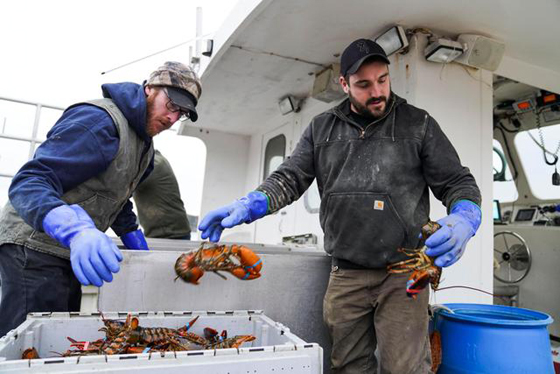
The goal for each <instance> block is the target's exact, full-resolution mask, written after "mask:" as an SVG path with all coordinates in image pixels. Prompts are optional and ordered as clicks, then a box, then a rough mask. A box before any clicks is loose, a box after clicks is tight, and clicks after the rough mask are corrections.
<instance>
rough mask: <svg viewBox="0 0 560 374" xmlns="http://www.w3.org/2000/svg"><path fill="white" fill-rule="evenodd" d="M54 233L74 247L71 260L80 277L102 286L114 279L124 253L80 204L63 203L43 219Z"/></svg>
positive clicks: (55, 237)
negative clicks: (98, 227)
mask: <svg viewBox="0 0 560 374" xmlns="http://www.w3.org/2000/svg"><path fill="white" fill-rule="evenodd" d="M43 229H44V230H45V233H47V234H48V235H49V236H50V237H52V238H54V239H55V240H57V241H59V242H60V243H61V244H62V245H64V246H65V247H68V248H70V263H71V264H72V270H74V274H75V275H76V278H78V280H79V281H80V283H81V284H83V285H84V286H88V285H90V284H93V285H94V286H97V287H101V286H102V285H103V281H105V282H111V281H112V280H113V274H112V273H117V272H118V271H119V269H120V268H119V262H120V261H122V259H123V257H122V254H121V252H120V251H119V249H118V248H117V246H116V245H115V244H114V243H113V241H112V240H111V239H110V238H109V237H108V236H107V235H105V234H104V233H102V232H101V231H99V230H98V229H97V228H96V227H95V224H94V223H93V221H92V219H91V217H90V216H89V215H88V214H87V212H86V211H85V210H84V209H83V208H82V207H80V206H79V205H61V206H59V207H56V208H54V209H53V210H51V211H50V212H49V213H47V215H46V216H45V218H44V219H43Z"/></svg>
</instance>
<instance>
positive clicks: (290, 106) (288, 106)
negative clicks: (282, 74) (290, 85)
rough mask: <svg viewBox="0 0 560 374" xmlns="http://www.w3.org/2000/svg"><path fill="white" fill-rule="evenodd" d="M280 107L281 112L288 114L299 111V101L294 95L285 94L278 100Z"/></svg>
mask: <svg viewBox="0 0 560 374" xmlns="http://www.w3.org/2000/svg"><path fill="white" fill-rule="evenodd" d="M278 107H279V108H280V113H282V115H286V114H288V113H291V112H296V113H297V112H298V111H299V107H298V101H297V100H296V99H295V98H294V97H293V96H290V95H288V96H285V97H283V98H282V99H280V101H279V102H278Z"/></svg>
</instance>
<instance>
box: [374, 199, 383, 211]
mask: <svg viewBox="0 0 560 374" xmlns="http://www.w3.org/2000/svg"><path fill="white" fill-rule="evenodd" d="M384 207H385V203H384V202H383V201H380V200H375V202H374V203H373V209H375V210H383V208H384Z"/></svg>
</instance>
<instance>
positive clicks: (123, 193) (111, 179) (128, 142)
mask: <svg viewBox="0 0 560 374" xmlns="http://www.w3.org/2000/svg"><path fill="white" fill-rule="evenodd" d="M80 104H91V105H95V106H97V107H99V108H102V109H104V110H105V111H107V112H108V113H109V115H110V116H111V118H112V119H113V122H114V123H115V126H116V128H117V131H118V134H119V138H120V141H119V150H118V152H117V155H116V157H115V159H114V160H113V162H111V164H110V165H109V167H108V168H107V170H105V171H104V172H103V173H101V174H99V175H97V176H95V177H93V178H91V179H89V180H87V181H85V182H83V183H82V184H80V185H79V186H77V187H76V188H74V189H72V190H70V191H67V192H66V193H65V194H64V195H62V200H63V201H65V202H66V203H67V204H68V205H71V204H78V205H80V206H81V207H82V208H84V210H85V211H86V212H88V214H89V215H90V217H91V218H92V219H93V222H95V226H96V227H97V228H98V229H99V230H100V231H103V232H105V231H106V230H107V229H108V228H109V227H110V226H111V224H112V223H113V222H114V221H115V218H116V217H117V215H118V214H119V213H120V211H121V210H122V207H123V206H124V205H125V203H126V202H127V201H128V199H129V198H130V197H131V195H132V192H133V191H134V189H135V188H136V186H137V185H138V182H139V181H140V178H141V177H142V175H144V172H145V171H146V169H147V168H148V165H149V163H150V160H151V159H152V156H153V154H154V149H153V144H152V145H151V146H150V149H149V150H148V152H145V154H143V153H144V152H143V151H144V147H145V143H144V141H143V140H142V139H141V138H140V137H138V135H137V134H136V133H135V132H134V130H133V129H132V128H131V127H130V126H129V125H128V121H127V120H126V118H125V117H124V115H123V114H122V113H121V111H120V110H119V109H118V108H117V106H116V105H115V103H114V102H113V101H112V100H110V99H100V100H92V101H88V102H85V103H80ZM75 105H79V104H75ZM3 243H14V244H19V245H23V246H26V247H28V248H31V249H33V250H36V251H39V252H43V253H48V254H51V255H54V256H57V257H62V258H66V259H69V258H70V250H69V249H68V248H66V247H64V246H62V245H61V244H60V243H58V242H57V241H56V240H54V239H52V238H51V237H50V236H48V235H47V234H45V233H44V232H42V231H37V230H35V229H34V228H33V227H31V226H29V225H28V224H27V223H25V222H24V221H23V219H22V218H21V217H20V216H19V215H18V214H17V213H16V211H15V209H14V207H13V206H12V204H11V203H10V202H9V201H8V202H7V203H6V205H5V206H4V209H3V210H2V213H1V214H0V244H3Z"/></svg>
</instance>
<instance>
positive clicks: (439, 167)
mask: <svg viewBox="0 0 560 374" xmlns="http://www.w3.org/2000/svg"><path fill="white" fill-rule="evenodd" d="M421 157H422V167H423V171H424V177H425V178H426V181H427V182H428V185H429V186H430V189H431V190H432V192H433V194H434V196H435V197H436V198H437V199H438V200H440V201H441V202H442V203H443V204H444V205H445V206H446V207H447V212H448V213H449V211H450V210H451V207H452V206H453V204H455V203H456V202H457V201H459V200H470V201H472V202H474V203H475V204H477V205H479V206H480V202H481V195H480V190H479V188H478V186H477V184H476V181H475V179H474V177H473V175H472V174H471V172H470V171H469V169H468V168H467V167H464V166H462V165H461V160H460V159H459V155H458V154H457V151H456V150H455V148H454V147H453V145H452V144H451V142H450V141H449V139H448V138H447V136H445V134H444V133H443V131H442V130H441V128H440V126H439V125H438V123H437V122H436V121H435V120H434V119H433V118H432V117H429V121H428V125H427V127H426V133H425V136H424V141H423V144H422V154H421Z"/></svg>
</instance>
